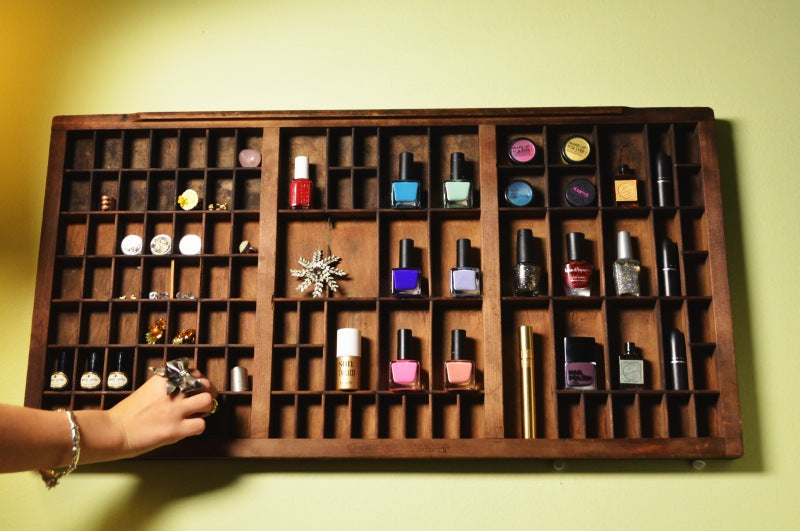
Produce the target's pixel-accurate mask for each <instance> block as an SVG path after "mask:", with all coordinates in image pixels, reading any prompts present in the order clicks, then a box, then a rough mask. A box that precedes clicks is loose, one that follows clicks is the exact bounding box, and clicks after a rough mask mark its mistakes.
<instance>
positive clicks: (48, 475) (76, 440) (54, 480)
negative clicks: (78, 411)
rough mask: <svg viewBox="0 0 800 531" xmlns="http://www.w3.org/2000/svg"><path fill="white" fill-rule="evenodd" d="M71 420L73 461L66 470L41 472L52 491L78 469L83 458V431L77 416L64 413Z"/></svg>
mask: <svg viewBox="0 0 800 531" xmlns="http://www.w3.org/2000/svg"><path fill="white" fill-rule="evenodd" d="M64 413H66V414H67V419H68V420H69V430H70V434H71V435H72V460H71V461H70V463H69V466H67V467H66V468H63V467H62V468H59V469H55V468H50V469H48V470H40V471H39V474H41V476H42V479H43V480H44V483H45V485H47V488H48V489H52V488H53V487H55V486H56V485H58V480H59V479H61V478H63V477H64V476H67V475H69V474H70V473H71V472H72V471H73V470H75V469H76V468H78V460H79V459H80V458H81V430H80V428H78V422H77V421H76V420H75V414H74V413H73V412H72V411H64Z"/></svg>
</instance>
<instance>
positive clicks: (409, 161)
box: [399, 151, 414, 181]
mask: <svg viewBox="0 0 800 531" xmlns="http://www.w3.org/2000/svg"><path fill="white" fill-rule="evenodd" d="M413 165H414V154H413V153H410V152H408V151H404V152H402V153H400V176H399V179H400V180H401V181H410V180H411V167H412V166H413Z"/></svg>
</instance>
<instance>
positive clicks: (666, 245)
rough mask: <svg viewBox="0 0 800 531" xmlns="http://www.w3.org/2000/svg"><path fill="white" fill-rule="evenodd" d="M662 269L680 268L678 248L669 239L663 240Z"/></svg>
mask: <svg viewBox="0 0 800 531" xmlns="http://www.w3.org/2000/svg"><path fill="white" fill-rule="evenodd" d="M661 267H678V246H677V245H676V244H675V243H674V242H673V241H672V240H670V239H669V238H664V239H663V240H661Z"/></svg>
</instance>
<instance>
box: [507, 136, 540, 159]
mask: <svg viewBox="0 0 800 531" xmlns="http://www.w3.org/2000/svg"><path fill="white" fill-rule="evenodd" d="M508 158H509V159H511V162H513V163H514V164H530V163H531V162H533V159H535V158H536V144H534V143H533V140H531V139H530V138H515V139H514V140H512V141H511V142H509V144H508Z"/></svg>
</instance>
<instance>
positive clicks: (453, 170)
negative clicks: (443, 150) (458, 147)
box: [450, 151, 466, 181]
mask: <svg viewBox="0 0 800 531" xmlns="http://www.w3.org/2000/svg"><path fill="white" fill-rule="evenodd" d="M465 166H466V161H465V159H464V154H463V153H461V152H460V151H455V152H453V153H450V178H451V179H453V180H455V181H458V180H462V179H465V177H464V167H465Z"/></svg>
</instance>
